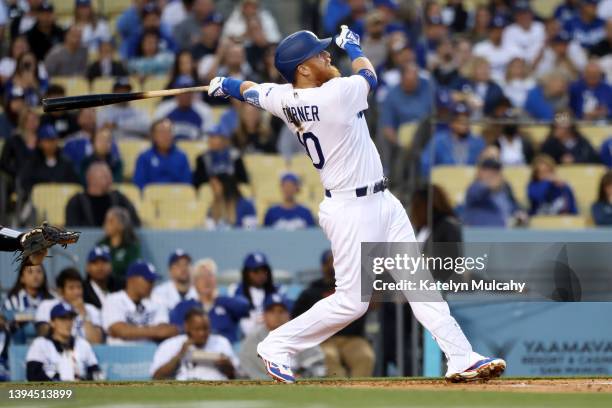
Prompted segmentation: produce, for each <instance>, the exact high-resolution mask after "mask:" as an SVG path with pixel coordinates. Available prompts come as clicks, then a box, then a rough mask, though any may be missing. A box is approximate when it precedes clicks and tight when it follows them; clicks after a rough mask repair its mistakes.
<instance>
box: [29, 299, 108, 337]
mask: <svg viewBox="0 0 612 408" xmlns="http://www.w3.org/2000/svg"><path fill="white" fill-rule="evenodd" d="M61 301H62V300H61V299H49V300H44V301H42V302H41V304H40V306H38V309H36V317H35V319H34V321H35V322H36V323H49V322H50V321H51V309H53V308H54V307H55V305H57V304H58V303H60V302H61ZM85 311H86V312H87V318H88V319H89V320H90V321H91V324H93V325H94V326H99V327H102V316H101V315H100V311H99V310H98V308H97V307H95V306H94V305H90V304H89V303H85ZM72 335H73V336H76V337H82V338H85V321H84V320H83V317H82V316H81V315H78V316H77V317H76V318H75V319H74V325H73V326H72Z"/></svg>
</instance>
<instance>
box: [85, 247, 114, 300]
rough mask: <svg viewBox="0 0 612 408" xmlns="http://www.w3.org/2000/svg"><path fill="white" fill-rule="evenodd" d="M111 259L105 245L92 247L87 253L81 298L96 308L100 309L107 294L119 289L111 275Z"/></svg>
mask: <svg viewBox="0 0 612 408" xmlns="http://www.w3.org/2000/svg"><path fill="white" fill-rule="evenodd" d="M111 261H112V258H111V253H110V249H109V247H107V246H106V245H99V246H96V247H93V248H92V249H91V251H89V255H87V265H86V266H85V272H86V273H87V277H86V278H85V281H84V282H83V299H84V300H85V302H86V303H90V304H92V305H94V306H95V307H97V308H98V309H102V305H103V304H104V302H105V300H106V297H107V296H108V295H109V294H111V293H112V292H117V291H118V290H121V284H120V282H117V281H116V280H115V278H114V277H113V276H112V273H113V268H112V263H111Z"/></svg>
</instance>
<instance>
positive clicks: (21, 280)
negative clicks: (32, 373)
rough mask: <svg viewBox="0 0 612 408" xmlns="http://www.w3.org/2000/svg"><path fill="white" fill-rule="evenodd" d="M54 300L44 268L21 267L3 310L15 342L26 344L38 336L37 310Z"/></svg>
mask: <svg viewBox="0 0 612 408" xmlns="http://www.w3.org/2000/svg"><path fill="white" fill-rule="evenodd" d="M52 298H53V296H52V295H51V292H49V288H48V286H47V276H46V274H45V269H44V267H43V266H42V265H31V266H25V265H21V268H19V273H18V274H17V279H16V280H15V284H14V285H13V287H12V288H11V289H10V290H9V291H8V294H7V296H6V299H5V300H4V304H3V308H2V309H3V314H4V315H5V316H6V317H7V320H8V321H9V325H10V329H11V332H13V335H12V337H11V339H12V341H13V342H15V343H25V341H26V340H27V339H28V338H30V337H34V336H35V335H36V331H35V328H34V316H35V315H36V309H37V308H38V306H39V305H40V303H41V302H42V301H43V300H46V299H52Z"/></svg>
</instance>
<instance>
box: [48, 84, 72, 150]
mask: <svg viewBox="0 0 612 408" xmlns="http://www.w3.org/2000/svg"><path fill="white" fill-rule="evenodd" d="M63 96H66V90H65V89H64V87H63V86H61V85H57V84H51V85H49V89H48V90H47V94H46V95H45V97H46V98H61V97H63ZM40 122H41V123H43V124H49V125H51V126H53V127H54V128H55V131H56V132H57V134H58V135H59V137H60V138H64V137H66V136H68V135H71V134H73V133H74V132H77V131H78V130H79V125H78V124H77V120H76V115H75V114H74V112H71V111H58V112H51V113H44V114H43V115H42V116H41V117H40Z"/></svg>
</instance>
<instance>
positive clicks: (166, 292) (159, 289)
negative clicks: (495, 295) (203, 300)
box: [151, 280, 198, 311]
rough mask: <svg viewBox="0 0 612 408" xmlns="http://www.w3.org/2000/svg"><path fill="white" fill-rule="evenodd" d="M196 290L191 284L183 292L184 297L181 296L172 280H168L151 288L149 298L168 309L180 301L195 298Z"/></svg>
mask: <svg viewBox="0 0 612 408" xmlns="http://www.w3.org/2000/svg"><path fill="white" fill-rule="evenodd" d="M197 298H198V292H196V290H195V288H194V287H193V286H191V287H189V290H188V291H187V293H186V294H185V297H183V298H182V297H181V295H180V294H179V291H178V289H177V288H176V286H175V285H174V282H173V281H171V280H169V281H167V282H164V283H162V284H160V285H157V286H156V287H155V288H153V292H152V293H151V300H152V301H153V302H155V303H157V304H159V305H160V306H162V307H164V308H165V309H166V310H168V311H170V310H172V309H174V306H176V305H177V304H178V303H179V302H180V301H182V300H188V299H197Z"/></svg>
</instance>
